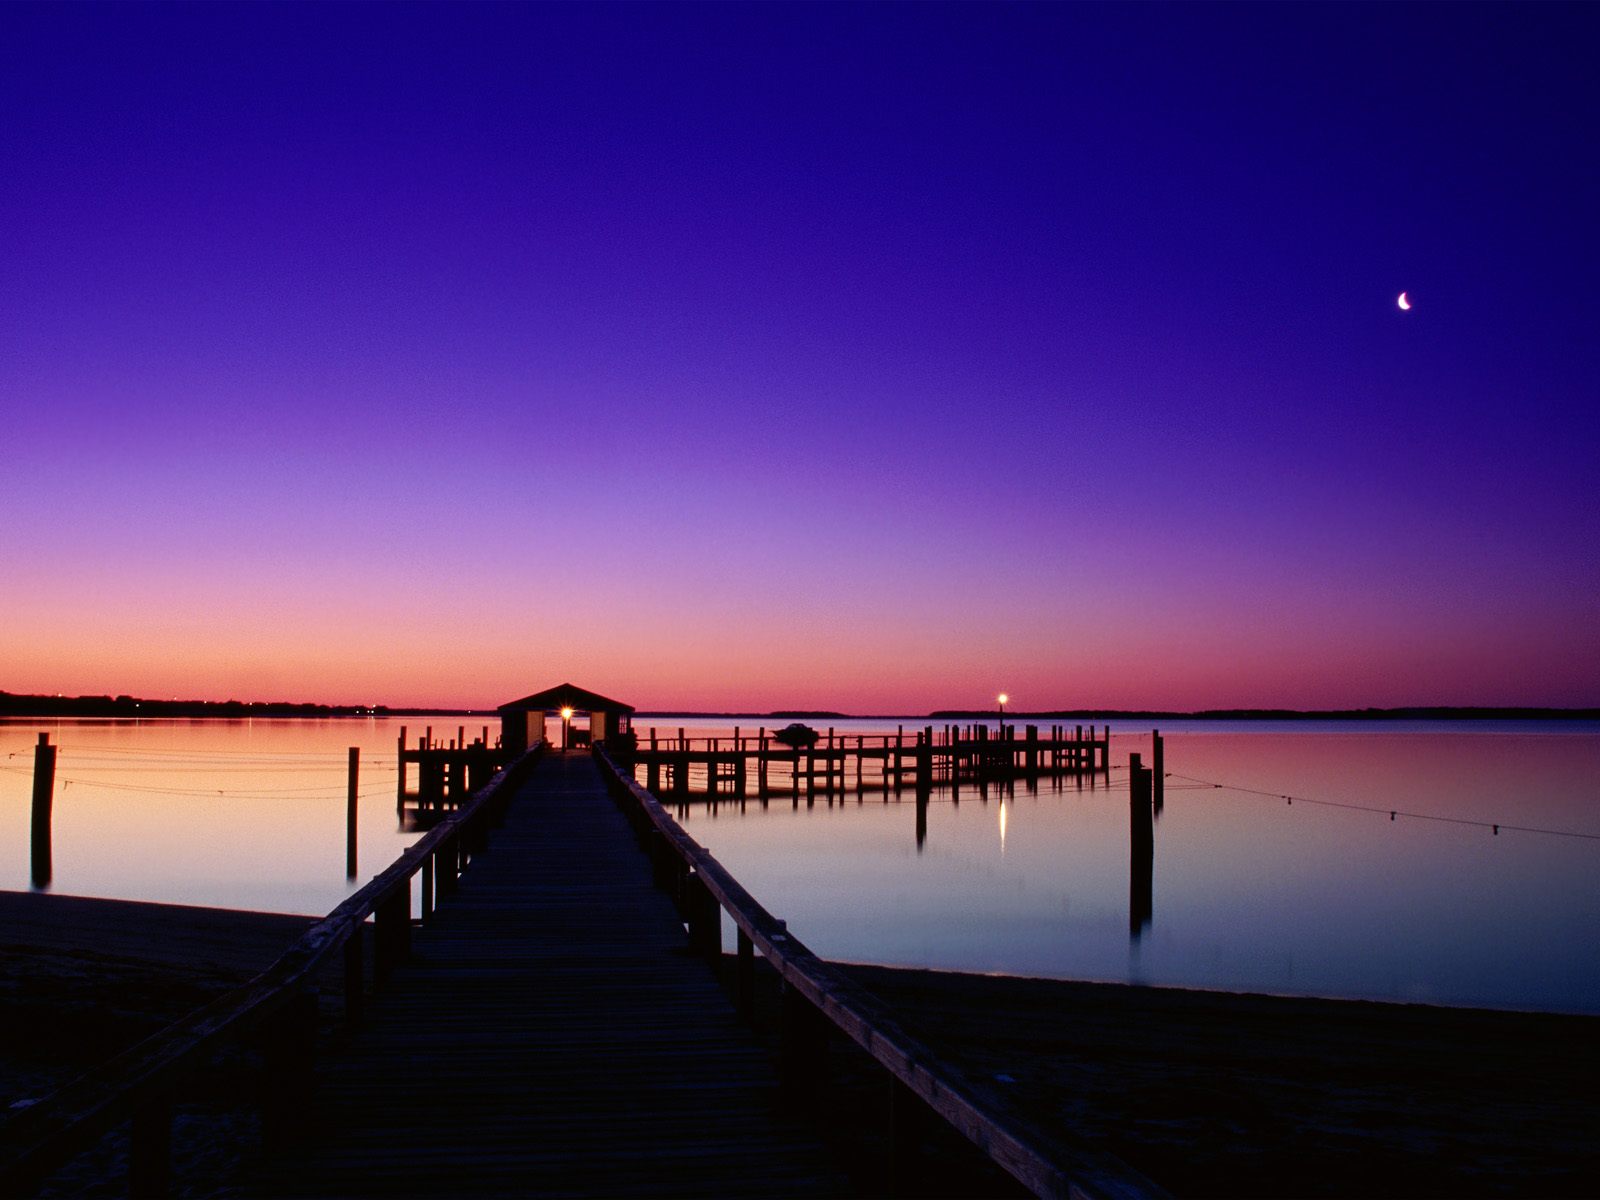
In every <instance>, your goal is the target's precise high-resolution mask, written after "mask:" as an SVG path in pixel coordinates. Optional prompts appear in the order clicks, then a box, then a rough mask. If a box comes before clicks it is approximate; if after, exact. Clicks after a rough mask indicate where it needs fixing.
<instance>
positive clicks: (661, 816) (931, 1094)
mask: <svg viewBox="0 0 1600 1200" xmlns="http://www.w3.org/2000/svg"><path fill="white" fill-rule="evenodd" d="M594 756H595V759H596V760H597V761H598V762H599V763H600V765H601V768H602V772H603V773H604V775H605V777H606V782H607V785H608V786H609V787H610V788H611V790H612V792H613V794H614V795H616V796H618V798H619V799H621V798H624V797H625V798H626V799H627V800H628V801H629V802H630V803H631V807H632V813H631V814H630V815H633V816H634V817H635V819H636V821H642V822H643V824H644V827H645V828H646V830H647V831H648V832H649V833H650V834H651V836H652V840H654V838H656V837H659V838H660V839H661V842H660V843H659V844H660V845H663V846H665V847H667V848H669V850H670V853H671V854H673V855H674V856H675V857H676V858H677V859H678V861H679V862H680V863H681V865H682V867H683V869H685V870H686V871H688V872H690V873H691V874H690V875H689V876H688V878H689V879H690V880H697V881H698V885H699V886H701V887H703V888H704V889H705V891H706V893H708V894H709V895H710V896H711V897H712V898H713V899H714V900H715V902H716V903H717V904H718V905H719V906H720V908H721V909H722V910H723V911H725V912H727V914H728V915H729V916H730V917H731V918H732V919H733V922H734V924H735V925H736V926H737V928H738V930H739V933H740V942H741V944H740V947H739V951H740V956H741V958H743V957H744V955H745V953H746V946H745V944H744V941H745V939H748V941H749V944H750V946H751V947H753V948H754V949H758V950H760V951H761V953H762V955H763V956H764V957H765V958H766V959H767V962H768V964H769V965H770V966H771V967H772V968H773V969H774V970H775V971H776V972H777V974H778V976H779V978H780V979H782V981H783V983H784V985H785V986H786V987H788V988H792V989H794V991H795V992H796V993H798V994H799V995H800V996H803V997H804V998H805V1000H806V1001H807V1002H808V1003H809V1004H810V1006H811V1007H812V1008H814V1009H815V1010H816V1011H817V1012H818V1013H820V1014H821V1015H822V1016H823V1017H825V1018H826V1019H827V1020H828V1021H829V1022H831V1023H832V1024H833V1025H834V1027H836V1028H837V1029H838V1030H839V1031H840V1032H841V1033H843V1034H844V1035H845V1036H846V1037H848V1038H849V1039H850V1040H851V1041H853V1042H855V1043H856V1045H858V1046H860V1047H861V1049H863V1050H864V1051H866V1052H867V1054H869V1055H870V1056H871V1057H872V1058H873V1059H875V1060H876V1061H877V1062H878V1063H879V1065H881V1066H882V1067H883V1068H885V1069H886V1070H887V1071H888V1072H889V1074H890V1075H891V1076H893V1077H894V1078H895V1079H896V1080H898V1081H899V1082H900V1083H901V1084H903V1085H904V1086H905V1087H906V1088H908V1089H909V1090H910V1091H911V1092H912V1093H913V1094H915V1095H916V1096H917V1097H919V1098H920V1099H921V1100H922V1101H923V1102H924V1103H925V1104H927V1106H928V1107H929V1108H930V1109H932V1110H933V1112H935V1113H936V1114H938V1116H939V1117H941V1118H942V1119H943V1120H944V1121H946V1122H947V1123H949V1124H950V1125H951V1126H952V1127H954V1128H955V1129H956V1130H957V1131H958V1132H960V1133H961V1134H963V1135H964V1136H965V1137H966V1138H967V1139H968V1140H969V1141H971V1142H972V1143H973V1144H974V1145H975V1146H977V1147H978V1149H980V1150H982V1151H983V1152H984V1153H985V1154H987V1155H988V1157H989V1158H990V1159H991V1160H992V1161H993V1162H995V1163H996V1164H997V1165H999V1166H1000V1167H1002V1168H1003V1169H1004V1170H1006V1171H1007V1172H1008V1173H1009V1174H1010V1175H1011V1176H1012V1177H1013V1178H1015V1179H1016V1180H1017V1181H1018V1182H1019V1183H1021V1184H1022V1185H1023V1186H1024V1187H1026V1188H1028V1189H1029V1190H1030V1191H1032V1192H1033V1193H1034V1194H1035V1195H1037V1196H1042V1197H1049V1198H1051V1200H1135V1198H1139V1200H1153V1198H1155V1197H1163V1196H1165V1195H1166V1192H1165V1191H1164V1190H1163V1189H1162V1188H1160V1187H1159V1186H1158V1185H1156V1184H1155V1183H1153V1182H1152V1181H1150V1180H1148V1179H1146V1178H1145V1177H1144V1176H1142V1175H1140V1174H1139V1173H1138V1172H1136V1171H1134V1170H1133V1168H1131V1167H1129V1166H1128V1165H1127V1164H1125V1163H1123V1162H1122V1161H1121V1160H1119V1159H1117V1158H1114V1157H1113V1156H1111V1155H1109V1154H1105V1153H1102V1152H1100V1151H1095V1150H1092V1149H1087V1148H1084V1149H1070V1150H1066V1151H1064V1152H1061V1153H1057V1154H1055V1155H1053V1156H1052V1155H1048V1154H1046V1153H1044V1152H1043V1151H1041V1150H1040V1149H1038V1148H1037V1147H1036V1146H1035V1145H1034V1144H1033V1143H1032V1142H1031V1141H1030V1140H1029V1139H1028V1137H1027V1136H1026V1135H1025V1134H1024V1133H1023V1132H1021V1131H1020V1130H1018V1129H1016V1128H1015V1127H1014V1126H1013V1125H1011V1124H1010V1123H1009V1122H1007V1121H1006V1120H1004V1119H1003V1118H1001V1117H998V1116H996V1115H994V1114H993V1113H991V1112H989V1111H987V1110H986V1109H985V1107H984V1106H983V1104H982V1103H981V1102H980V1101H978V1100H977V1099H975V1098H974V1097H973V1096H972V1095H971V1093H970V1092H969V1091H968V1090H967V1087H966V1086H965V1084H964V1083H963V1082H961V1080H960V1077H959V1075H958V1073H957V1072H956V1070H955V1069H954V1068H953V1067H951V1066H950V1065H949V1064H947V1063H945V1062H943V1061H942V1060H941V1059H940V1058H939V1057H938V1055H937V1054H935V1053H934V1051H932V1050H931V1049H929V1048H928V1047H927V1046H926V1045H924V1044H923V1043H922V1042H920V1041H918V1040H917V1039H916V1038H914V1037H913V1036H912V1035H911V1034H909V1033H908V1032H906V1030H905V1029H904V1028H903V1027H902V1026H901V1025H900V1023H899V1022H898V1021H897V1020H895V1018H894V1016H893V1014H891V1013H890V1012H889V1011H888V1009H887V1008H886V1007H885V1006H884V1004H883V1003H882V1002H881V1001H880V1000H878V999H877V998H876V997H875V996H873V995H872V994H871V993H870V992H868V991H867V990H866V989H865V988H863V987H861V986H860V985H859V984H857V983H855V982H854V981H853V980H851V979H849V978H848V977H847V976H846V975H845V974H844V973H843V972H842V971H840V970H839V969H838V968H837V967H835V966H833V965H832V964H831V963H829V962H827V961H826V960H824V959H821V958H819V957H818V956H817V955H816V954H815V953H814V952H813V951H812V950H810V949H809V948H808V947H807V946H806V945H805V944H804V943H803V942H801V941H800V939H798V938H797V937H795V936H794V935H793V934H792V933H790V932H789V930H788V927H787V925H786V924H785V922H783V921H782V920H780V919H778V918H776V917H774V916H773V915H772V914H771V913H769V912H768V911H767V910H766V909H765V908H763V907H762V906H761V904H760V903H758V902H757V901H756V899H755V898H754V897H753V896H751V895H750V893H749V892H748V891H746V890H745V888H744V886H743V885H742V884H740V883H739V881H738V880H736V879H735V878H734V877H733V876H732V875H731V874H729V873H728V870H727V868H725V867H724V866H723V865H722V864H721V863H719V862H718V861H717V860H716V858H714V857H713V856H712V854H711V852H710V851H709V850H707V849H706V848H705V847H704V846H702V845H700V843H699V842H697V841H695V839H694V838H693V837H691V836H690V835H689V834H688V832H687V831H685V830H684V828H683V827H682V826H681V825H679V824H678V822H677V821H675V820H674V819H673V818H672V816H671V814H670V813H668V812H667V810H666V808H665V807H664V806H663V805H662V804H661V802H660V801H659V800H657V799H656V798H655V797H654V796H653V795H651V793H650V791H649V790H648V789H647V788H644V787H642V786H641V785H640V784H639V783H638V782H637V781H636V780H635V779H634V778H633V777H632V776H631V775H630V774H629V773H628V772H626V771H624V770H623V769H622V768H620V767H618V765H617V764H616V763H615V762H614V761H613V760H612V759H611V757H610V756H609V755H608V754H607V753H606V751H605V748H604V747H603V746H597V747H595V750H594ZM625 811H626V810H625ZM689 907H690V918H689V919H690V923H691V935H693V933H694V926H695V924H696V916H695V913H694V905H693V903H692V902H691V904H690V906H689ZM717 922H718V923H717V925H716V927H715V928H714V929H712V930H710V931H708V933H709V936H710V937H712V938H714V939H715V952H716V954H717V955H718V956H719V957H720V955H721V952H722V951H721V932H720V917H718V918H717Z"/></svg>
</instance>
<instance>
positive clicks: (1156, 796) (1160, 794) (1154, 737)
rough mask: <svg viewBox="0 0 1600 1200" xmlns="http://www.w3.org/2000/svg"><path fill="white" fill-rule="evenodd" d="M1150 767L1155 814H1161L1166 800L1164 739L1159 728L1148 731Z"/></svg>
mask: <svg viewBox="0 0 1600 1200" xmlns="http://www.w3.org/2000/svg"><path fill="white" fill-rule="evenodd" d="M1150 743H1151V745H1150V769H1151V770H1152V771H1153V772H1154V791H1153V792H1152V793H1151V799H1152V801H1153V807H1154V808H1155V814H1156V816H1158V817H1159V816H1160V815H1161V810H1162V809H1163V808H1165V807H1166V802H1167V768H1166V749H1167V747H1166V741H1165V740H1164V739H1163V738H1162V736H1161V730H1159V729H1152V730H1151V731H1150Z"/></svg>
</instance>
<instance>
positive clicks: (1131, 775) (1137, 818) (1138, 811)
mask: <svg viewBox="0 0 1600 1200" xmlns="http://www.w3.org/2000/svg"><path fill="white" fill-rule="evenodd" d="M1150 778H1151V772H1150V771H1148V770H1146V769H1145V768H1144V767H1143V766H1142V765H1140V762H1139V756H1138V755H1137V754H1130V755H1129V756H1128V934H1129V936H1130V937H1132V938H1133V939H1134V940H1135V941H1137V940H1138V938H1139V935H1140V934H1141V933H1143V932H1144V929H1145V927H1146V926H1147V925H1149V924H1150V922H1151V920H1152V918H1153V916H1154V909H1155V904H1154V901H1153V898H1152V895H1151V892H1152V890H1153V887H1152V885H1153V882H1154V873H1155V852H1156V850H1155V847H1156V843H1155V829H1154V827H1153V826H1152V824H1151V811H1152V806H1151V800H1150V791H1151V783H1150Z"/></svg>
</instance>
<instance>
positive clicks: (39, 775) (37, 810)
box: [33, 733, 56, 891]
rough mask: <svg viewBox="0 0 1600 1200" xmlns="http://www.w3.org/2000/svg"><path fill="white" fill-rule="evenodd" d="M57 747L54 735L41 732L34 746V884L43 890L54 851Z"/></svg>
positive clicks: (48, 878) (46, 885) (50, 868)
mask: <svg viewBox="0 0 1600 1200" xmlns="http://www.w3.org/2000/svg"><path fill="white" fill-rule="evenodd" d="M55 792H56V748H55V747H54V746H52V745H51V744H50V735H49V734H48V733H41V734H40V735H39V744H38V745H37V746H35V747H34V748H33V886H34V887H36V888H38V889H40V890H41V891H42V890H43V889H45V888H47V887H49V886H50V877H51V875H52V874H53V871H52V862H51V859H52V854H51V845H50V821H51V811H50V810H51V808H52V806H53V805H54V804H55Z"/></svg>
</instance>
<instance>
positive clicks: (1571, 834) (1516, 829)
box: [1167, 771, 1600, 842]
mask: <svg viewBox="0 0 1600 1200" xmlns="http://www.w3.org/2000/svg"><path fill="white" fill-rule="evenodd" d="M1167 778H1168V779H1182V780H1184V781H1186V782H1188V783H1191V784H1196V785H1199V787H1200V789H1202V790H1204V789H1218V788H1220V789H1223V790H1226V791H1230V792H1242V793H1244V794H1245V795H1250V796H1264V797H1266V798H1267V799H1269V800H1283V801H1286V802H1287V803H1289V804H1293V803H1294V802H1295V801H1297V800H1298V801H1299V802H1300V803H1302V804H1316V805H1320V806H1321V807H1323V808H1344V809H1349V810H1350V811H1351V812H1365V813H1377V814H1378V815H1379V816H1387V817H1388V818H1389V819H1390V820H1391V821H1393V820H1395V819H1396V818H1399V817H1406V818H1408V819H1409V820H1413V821H1437V822H1440V823H1441V824H1445V825H1470V826H1472V827H1474V828H1476V829H1488V830H1492V831H1493V832H1494V833H1496V834H1498V833H1499V832H1500V831H1501V830H1502V829H1505V830H1508V831H1510V832H1513V833H1542V834H1545V835H1547V836H1549V837H1565V838H1582V839H1583V840H1585V841H1590V842H1600V833H1583V832H1580V831H1579V830H1576V829H1547V828H1544V827H1542V826H1538V825H1512V824H1510V823H1509V822H1506V821H1479V820H1476V819H1474V818H1471V817H1445V816H1440V815H1439V814H1438V813H1419V812H1409V811H1407V810H1406V809H1403V808H1380V807H1378V806H1377V805H1375V804H1353V803H1350V802H1349V801H1345V800H1318V799H1316V798H1315V797H1312V796H1296V795H1292V794H1290V793H1288V792H1269V791H1266V790H1264V789H1262V788H1252V787H1244V786H1243V785H1241V784H1237V783H1218V782H1217V781H1216V780H1214V779H1201V778H1199V777H1198V776H1194V775H1180V774H1179V773H1178V772H1176V771H1168V772H1167ZM1185 790H1188V789H1185Z"/></svg>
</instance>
